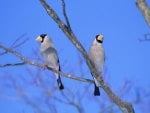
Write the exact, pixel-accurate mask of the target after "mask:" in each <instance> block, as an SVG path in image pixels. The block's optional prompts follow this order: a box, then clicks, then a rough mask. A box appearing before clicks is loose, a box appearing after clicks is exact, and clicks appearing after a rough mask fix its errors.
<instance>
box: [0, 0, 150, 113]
mask: <svg viewBox="0 0 150 113" xmlns="http://www.w3.org/2000/svg"><path fill="white" fill-rule="evenodd" d="M148 2H149V3H150V1H148ZM49 3H50V4H51V6H52V7H53V8H54V9H55V10H57V13H58V14H59V16H60V17H61V19H62V20H64V17H63V15H62V7H61V2H60V1H49ZM66 8H67V9H66V10H67V14H68V17H69V20H70V23H71V27H72V29H73V31H74V33H75V34H76V36H77V37H78V40H80V42H81V43H82V44H83V45H84V47H85V49H86V50H87V51H88V49H89V47H90V45H91V43H92V41H93V39H94V36H95V35H97V34H100V33H101V34H103V35H104V38H105V39H104V48H105V53H106V67H107V69H108V71H107V75H108V76H109V78H110V80H111V81H109V84H110V85H111V87H112V89H113V90H114V91H116V90H117V89H118V88H119V87H120V86H121V85H122V83H123V81H124V80H126V79H127V80H131V81H132V82H133V83H134V86H133V87H135V88H136V87H141V88H145V89H147V88H148V87H149V85H150V84H149V80H150V77H149V74H150V69H149V65H150V60H149V58H150V53H149V48H150V44H149V42H142V43H141V42H139V41H138V39H139V38H143V35H144V34H146V33H149V28H148V26H147V24H146V22H145V20H144V18H143V16H142V14H141V13H140V11H139V10H138V8H137V7H136V5H135V1H131V0H125V1H120V0H116V1H113V0H110V1H107V0H104V1H99V0H95V1H94V2H93V1H84V0H83V1H81V0H76V1H69V0H66ZM0 14H1V18H0V24H1V37H0V43H2V44H4V45H6V46H7V47H9V46H10V44H11V43H12V42H13V41H14V40H15V39H16V38H18V37H19V36H21V35H22V34H26V35H25V38H28V39H29V40H28V42H27V43H26V44H25V45H23V46H21V47H20V48H17V49H16V50H17V51H19V52H21V54H23V55H24V56H25V57H26V58H29V59H31V60H35V59H36V57H35V56H31V54H32V53H33V51H32V50H37V51H38V48H39V44H37V42H35V38H36V37H37V36H38V35H40V34H41V33H47V34H49V35H50V36H51V37H52V40H53V42H54V44H55V46H56V48H57V50H58V53H59V57H60V61H61V64H62V65H63V66H62V69H63V70H64V72H70V73H72V74H77V75H78V74H80V72H79V70H77V71H75V70H74V71H71V70H73V69H74V68H77V69H78V66H77V62H78V58H79V56H80V57H81V55H80V53H79V52H77V50H76V48H75V47H74V46H73V45H72V44H71V43H70V41H69V40H68V39H67V38H66V36H65V35H64V34H63V33H62V32H61V30H60V29H59V27H58V25H56V24H55V22H54V21H53V20H52V19H51V18H50V17H49V16H48V15H47V13H46V11H45V9H44V8H43V7H42V6H41V4H40V2H39V1H38V0H21V1H17V0H13V1H11V0H5V1H2V2H1V4H0ZM69 53H70V54H69ZM2 58H3V59H4V60H0V63H1V64H4V63H6V62H7V63H13V60H15V61H18V60H17V59H16V58H15V57H12V56H11V57H10V54H9V55H6V56H5V57H1V59H2ZM81 58H82V57H81ZM10 61H11V62H10ZM83 67H84V70H86V71H87V72H89V71H88V69H87V66H86V64H84V65H83ZM68 68H69V69H68ZM19 69H21V67H20V68H19ZM1 70H2V71H1V72H0V74H1V75H3V74H4V73H6V72H11V71H13V70H16V68H14V67H13V68H4V69H1ZM22 72H25V69H22V70H19V71H18V70H17V71H15V72H14V71H13V72H12V73H11V74H12V75H13V74H14V75H15V74H16V75H17V74H20V73H22ZM88 74H89V73H88ZM86 78H92V77H91V76H90V74H89V76H86ZM64 81H65V83H66V84H68V83H69V82H68V81H69V80H68V79H67V80H64ZM75 83H77V84H79V82H74V83H72V84H75ZM92 88H93V87H92ZM130 95H132V93H131V94H130ZM126 97H128V94H126ZM99 98H100V97H99ZM128 100H129V101H130V98H129V99H128ZM131 100H132V99H131ZM12 103H13V105H14V107H13V106H12ZM84 104H85V103H84ZM4 106H12V108H10V110H9V109H6V108H5V107H4ZM18 106H20V107H19V108H18ZM26 108H27V109H28V108H29V107H27V106H26V105H25V104H23V103H22V104H21V105H20V104H18V103H17V102H15V103H14V102H12V101H6V100H5V99H3V98H0V111H1V112H2V111H3V113H9V112H10V111H12V110H14V113H15V112H20V111H21V110H22V109H26ZM93 109H94V107H93ZM137 109H138V113H141V112H140V110H139V108H137ZM28 110H29V111H28ZM28 110H27V111H26V112H32V111H30V108H29V109H28ZM96 111H97V110H96Z"/></svg>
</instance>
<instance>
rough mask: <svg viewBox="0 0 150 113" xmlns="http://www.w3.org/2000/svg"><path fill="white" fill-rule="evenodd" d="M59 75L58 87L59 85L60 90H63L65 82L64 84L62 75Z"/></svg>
mask: <svg viewBox="0 0 150 113" xmlns="http://www.w3.org/2000/svg"><path fill="white" fill-rule="evenodd" d="M58 62H59V61H58ZM59 71H61V69H60V66H59ZM57 75H58V78H57V84H58V87H59V89H60V90H63V89H64V86H63V84H62V81H61V78H60V75H59V74H57Z"/></svg>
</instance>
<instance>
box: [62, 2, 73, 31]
mask: <svg viewBox="0 0 150 113" xmlns="http://www.w3.org/2000/svg"><path fill="white" fill-rule="evenodd" d="M61 1H62V8H63V9H62V10H63V14H64V17H65V20H66V23H67V27H68V28H69V29H70V30H71V26H70V22H69V19H68V16H67V13H66V5H65V0H61Z"/></svg>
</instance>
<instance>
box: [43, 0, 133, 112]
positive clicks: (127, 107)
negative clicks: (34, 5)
mask: <svg viewBox="0 0 150 113" xmlns="http://www.w3.org/2000/svg"><path fill="white" fill-rule="evenodd" d="M40 2H41V4H42V5H43V7H44V8H45V10H46V11H47V13H48V15H49V16H50V17H51V18H52V19H53V20H54V21H55V22H56V23H57V24H58V25H59V27H60V29H61V30H62V31H63V32H64V33H65V35H66V36H67V37H68V38H69V40H70V41H71V42H72V43H73V44H74V46H75V47H76V48H77V49H78V50H79V51H80V52H81V54H82V55H83V57H84V58H85V60H86V63H87V65H88V67H89V69H90V71H91V73H92V75H93V76H94V77H96V78H97V79H99V83H100V84H101V86H102V88H103V89H104V91H105V92H106V93H107V95H108V96H109V97H110V98H111V100H112V101H113V102H114V103H115V104H116V105H118V107H119V108H120V110H121V111H122V112H123V113H134V109H133V107H132V104H131V103H128V102H125V101H123V100H121V99H120V98H119V97H118V96H116V95H115V94H114V93H113V92H112V90H111V89H110V88H109V87H108V86H107V85H106V84H105V83H104V82H103V81H101V80H100V78H98V77H101V74H100V73H98V71H97V70H96V69H95V66H94V64H93V63H92V62H91V60H90V59H89V57H88V55H87V52H86V51H85V49H84V47H83V46H82V45H81V43H80V42H79V41H78V40H77V37H76V36H75V34H74V33H73V31H72V30H71V29H67V28H68V26H66V25H65V24H64V23H63V21H61V19H60V18H59V17H58V15H57V13H56V12H55V11H54V10H53V9H52V8H51V7H50V6H49V5H48V4H47V3H46V1H45V0H40Z"/></svg>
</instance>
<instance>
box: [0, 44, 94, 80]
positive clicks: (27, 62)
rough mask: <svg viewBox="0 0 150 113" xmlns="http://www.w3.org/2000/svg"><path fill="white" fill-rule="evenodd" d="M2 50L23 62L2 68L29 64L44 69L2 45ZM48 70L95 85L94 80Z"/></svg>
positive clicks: (0, 46) (49, 68)
mask: <svg viewBox="0 0 150 113" xmlns="http://www.w3.org/2000/svg"><path fill="white" fill-rule="evenodd" d="M0 48H2V49H4V50H5V51H7V52H9V53H12V54H14V55H15V56H16V57H18V58H19V59H20V60H21V61H23V62H22V63H16V64H4V65H0V67H1V68H2V67H7V66H17V65H24V64H29V65H33V66H37V67H40V68H43V65H42V64H39V63H37V62H32V61H30V60H27V59H26V58H25V57H23V56H22V55H21V54H20V53H18V52H17V51H15V50H13V49H11V48H7V47H5V46H3V45H1V44H0ZM47 69H48V70H51V71H53V72H56V73H58V74H60V75H62V76H64V77H67V78H71V79H74V80H78V81H82V82H88V83H94V81H93V80H90V79H85V78H81V77H77V76H75V75H72V74H66V73H63V72H60V71H58V70H55V69H53V68H51V67H47Z"/></svg>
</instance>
